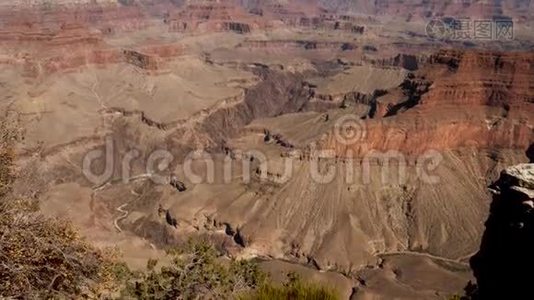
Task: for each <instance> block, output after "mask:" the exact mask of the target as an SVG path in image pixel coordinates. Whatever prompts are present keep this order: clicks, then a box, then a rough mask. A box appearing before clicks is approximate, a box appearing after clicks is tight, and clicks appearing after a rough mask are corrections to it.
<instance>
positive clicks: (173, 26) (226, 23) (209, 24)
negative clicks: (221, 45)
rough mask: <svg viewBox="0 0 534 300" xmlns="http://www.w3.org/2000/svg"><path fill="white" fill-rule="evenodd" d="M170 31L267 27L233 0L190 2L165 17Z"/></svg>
mask: <svg viewBox="0 0 534 300" xmlns="http://www.w3.org/2000/svg"><path fill="white" fill-rule="evenodd" d="M164 22H165V23H166V24H168V26H169V30H170V31H177V32H214V31H230V32H235V33H240V34H245V33H250V32H251V31H252V30H253V29H258V28H265V27H267V22H266V21H265V20H264V19H263V18H262V17H260V16H257V15H253V14H249V13H247V12H246V11H245V10H244V9H243V8H242V7H241V6H238V5H236V3H235V2H234V1H230V0H223V1H213V0H211V1H206V0H204V1H198V2H190V3H189V4H187V5H185V6H184V7H183V8H182V10H181V11H180V12H178V13H176V14H173V15H170V16H168V17H166V18H165V20H164Z"/></svg>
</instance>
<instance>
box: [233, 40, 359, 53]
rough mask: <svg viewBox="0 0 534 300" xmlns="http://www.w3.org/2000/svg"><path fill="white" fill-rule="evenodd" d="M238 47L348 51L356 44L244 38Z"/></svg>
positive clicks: (354, 47) (355, 47) (355, 46)
mask: <svg viewBox="0 0 534 300" xmlns="http://www.w3.org/2000/svg"><path fill="white" fill-rule="evenodd" d="M238 47H241V48H247V49H279V48H285V49H304V50H336V51H350V50H354V49H357V48H358V46H357V45H356V44H353V43H349V42H339V41H315V40H246V41H244V42H243V43H241V44H239V46H238Z"/></svg>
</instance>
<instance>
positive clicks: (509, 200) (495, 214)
mask: <svg viewBox="0 0 534 300" xmlns="http://www.w3.org/2000/svg"><path fill="white" fill-rule="evenodd" d="M494 188H495V191H494V198H493V203H492V207H491V214H490V216H489V218H488V220H487V222H486V231H485V233H484V237H483V239H482V243H481V246H480V251H479V252H478V253H477V254H476V255H475V256H474V257H473V258H472V259H471V266H472V268H473V271H474V274H475V277H476V278H477V283H478V291H477V292H478V295H477V296H478V297H479V298H480V299H504V298H508V299H532V297H534V292H533V291H532V283H531V281H530V279H529V277H528V276H526V274H528V272H530V271H531V270H532V268H534V258H533V257H532V253H533V251H534V164H522V165H517V166H513V167H509V168H507V169H505V170H504V171H503V172H502V173H501V177H500V179H499V180H498V181H497V182H496V183H495V184H494ZM477 299H478V298H477Z"/></svg>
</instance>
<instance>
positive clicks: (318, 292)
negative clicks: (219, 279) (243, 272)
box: [241, 273, 340, 300]
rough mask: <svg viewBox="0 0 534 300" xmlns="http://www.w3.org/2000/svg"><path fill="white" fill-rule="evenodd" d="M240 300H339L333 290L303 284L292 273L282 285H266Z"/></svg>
mask: <svg viewBox="0 0 534 300" xmlns="http://www.w3.org/2000/svg"><path fill="white" fill-rule="evenodd" d="M241 299H242V300H271V299H291V300H293V299H294V300H337V299H340V297H339V295H338V294H337V292H336V291H335V290H333V289H330V288H327V287H324V286H320V285H317V284H315V283H308V282H304V281H302V280H301V279H300V277H299V276H297V275H296V274H294V273H290V274H289V275H288V281H287V282H286V283H285V284H283V285H275V284H273V283H266V284H264V285H263V286H261V287H260V288H259V289H258V290H256V291H253V292H252V293H249V294H248V295H246V296H242V297H241Z"/></svg>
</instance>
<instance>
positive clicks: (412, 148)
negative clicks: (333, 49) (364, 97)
mask: <svg viewBox="0 0 534 300" xmlns="http://www.w3.org/2000/svg"><path fill="white" fill-rule="evenodd" d="M429 61H430V63H429V64H425V65H424V66H423V67H422V68H420V70H419V71H418V72H416V73H415V74H413V75H412V79H408V80H407V81H405V82H404V83H403V84H402V85H401V86H400V87H399V89H400V90H401V92H397V93H394V91H393V92H392V93H391V95H392V96H395V95H396V94H400V95H401V97H399V98H400V99H401V100H397V102H395V100H394V98H393V102H390V104H386V105H387V106H386V107H387V109H386V111H387V113H386V114H385V117H386V118H384V119H380V120H362V126H361V127H362V128H363V129H362V130H364V131H365V138H363V139H362V140H360V141H358V142H357V143H350V145H347V144H346V143H340V142H339V139H338V138H337V137H336V135H335V134H333V133H332V134H329V135H327V136H326V137H325V138H324V139H322V140H321V142H320V145H321V148H323V149H334V150H335V151H336V153H337V154H338V155H339V156H345V155H348V153H351V155H353V156H357V157H362V156H365V154H366V153H367V152H368V151H369V150H370V149H373V150H378V151H388V150H395V151H400V152H402V153H404V154H408V155H410V154H421V153H423V152H425V151H427V150H429V149H434V150H450V149H458V148H464V147H467V148H469V147H475V148H478V149H493V148H514V149H526V148H527V147H529V146H530V145H531V144H532V143H533V142H534V131H533V128H534V125H533V124H532V121H531V119H532V115H533V114H534V82H533V78H534V73H533V72H534V55H533V54H532V53H514V52H509V53H496V52H478V51H467V52H462V51H441V52H439V53H438V54H436V55H435V56H432V57H431V58H430V59H429ZM386 97H389V96H386ZM379 101H382V98H380V99H379ZM381 111H383V108H382V109H381Z"/></svg>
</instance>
